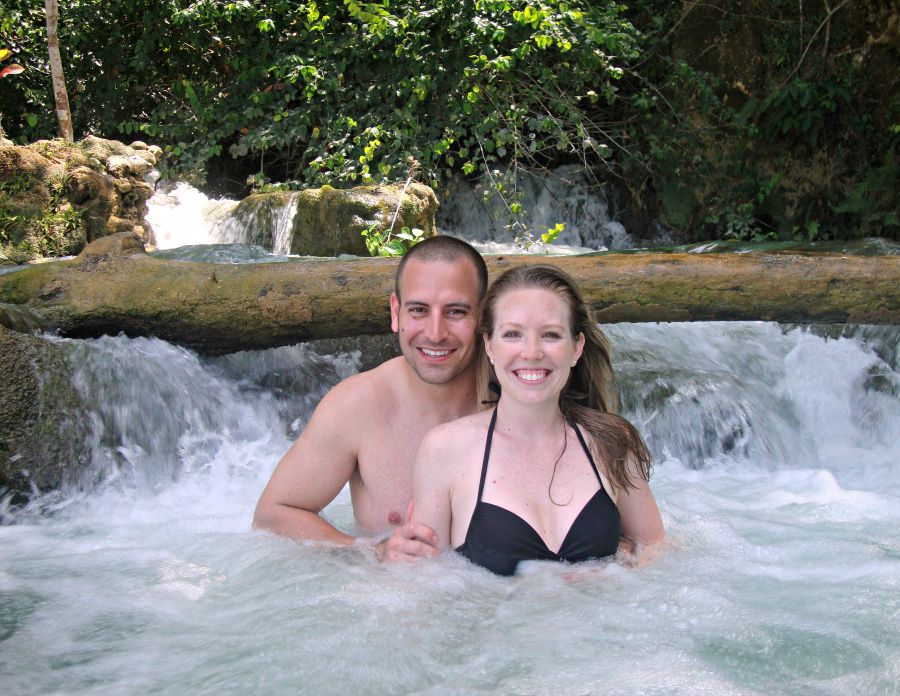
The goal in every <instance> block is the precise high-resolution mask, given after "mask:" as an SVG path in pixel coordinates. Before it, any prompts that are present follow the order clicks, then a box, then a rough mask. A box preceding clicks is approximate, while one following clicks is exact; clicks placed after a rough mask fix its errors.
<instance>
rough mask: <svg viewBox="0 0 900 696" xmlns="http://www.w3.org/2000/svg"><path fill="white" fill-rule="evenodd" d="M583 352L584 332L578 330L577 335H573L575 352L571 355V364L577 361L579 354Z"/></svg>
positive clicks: (579, 357)
mask: <svg viewBox="0 0 900 696" xmlns="http://www.w3.org/2000/svg"><path fill="white" fill-rule="evenodd" d="M583 352H584V332H582V331H579V332H578V335H577V336H576V337H575V354H574V355H573V356H572V364H573V367H574V364H575V363H577V362H578V361H579V360H580V359H581V354H582V353H583Z"/></svg>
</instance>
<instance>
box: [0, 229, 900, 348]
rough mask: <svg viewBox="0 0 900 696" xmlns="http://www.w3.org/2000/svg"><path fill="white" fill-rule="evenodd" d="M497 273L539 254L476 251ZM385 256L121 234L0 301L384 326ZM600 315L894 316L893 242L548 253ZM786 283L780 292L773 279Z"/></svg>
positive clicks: (55, 316) (317, 328)
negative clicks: (854, 250)
mask: <svg viewBox="0 0 900 696" xmlns="http://www.w3.org/2000/svg"><path fill="white" fill-rule="evenodd" d="M486 260H487V263H488V268H489V270H490V271H491V273H492V274H495V275H496V274H497V273H499V272H502V271H503V270H505V269H507V268H510V267H512V266H515V265H524V264H533V263H541V262H542V261H544V259H543V258H541V257H539V256H515V255H511V256H499V257H488V258H487V259H486ZM397 263H398V261H397V259H388V258H377V259H364V258H359V259H352V260H350V259H310V260H304V261H295V262H287V263H267V264H201V263H183V262H176V261H166V260H163V259H158V258H155V257H152V256H149V255H148V254H146V253H144V247H143V244H142V242H141V240H140V238H138V237H136V236H134V235H131V234H119V235H113V236H109V237H104V238H103V239H100V240H98V241H97V242H94V243H92V244H91V245H89V246H88V247H87V248H85V250H84V251H83V252H82V253H81V254H80V255H79V256H78V258H76V259H72V260H67V261H58V262H55V263H50V264H39V265H36V266H32V267H29V268H27V269H24V270H21V271H16V272H14V273H7V274H4V275H2V276H0V302H5V303H10V304H15V305H24V306H25V307H27V308H29V309H31V310H37V312H38V313H39V314H40V315H42V316H44V317H47V318H48V319H49V320H50V321H52V322H53V324H54V325H55V327H56V328H58V330H59V331H60V332H61V333H62V335H64V336H70V337H73V338H88V337H96V336H101V335H103V334H112V335H115V334H118V333H120V332H124V333H125V334H126V335H128V336H156V337H158V338H162V339H164V340H166V341H169V342H171V343H175V344H178V345H182V346H185V347H187V348H191V349H193V350H196V351H198V352H199V353H203V354H208V355H221V354H225V353H231V352H235V351H238V350H259V349H264V348H273V347H277V346H282V345H291V344H294V343H298V342H303V341H309V340H313V339H324V338H340V337H346V336H356V335H378V334H385V333H388V331H389V326H390V318H389V311H388V298H389V296H390V293H391V291H392V289H393V282H394V272H395V269H396V265H397ZM553 263H554V264H555V265H557V266H559V267H560V268H562V269H563V270H565V271H567V272H569V273H570V274H572V275H573V276H574V277H575V278H576V279H577V280H578V281H579V282H580V283H581V286H582V288H583V289H584V294H585V297H586V299H587V301H588V303H589V304H590V305H591V307H592V308H593V309H594V310H595V311H596V314H597V317H598V320H599V321H601V322H604V323H613V322H619V321H735V320H763V321H782V322H821V323H859V324H881V323H900V295H898V294H897V292H896V288H897V287H898V286H900V256H881V257H862V256H849V255H837V254H835V255H830V254H815V253H773V252H752V253H746V254H662V253H661V254H607V255H600V256H575V257H556V258H554V259H553ZM785 288H790V292H789V293H788V292H785Z"/></svg>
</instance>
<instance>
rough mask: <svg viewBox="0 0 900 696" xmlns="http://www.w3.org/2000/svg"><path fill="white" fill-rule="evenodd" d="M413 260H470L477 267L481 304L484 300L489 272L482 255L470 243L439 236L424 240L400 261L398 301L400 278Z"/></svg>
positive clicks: (446, 261)
mask: <svg viewBox="0 0 900 696" xmlns="http://www.w3.org/2000/svg"><path fill="white" fill-rule="evenodd" d="M412 259H417V260H419V261H422V262H424V263H433V262H437V263H456V262H457V261H459V260H460V259H468V260H469V261H471V262H472V265H473V266H474V267H475V273H476V275H477V276H478V301H479V302H481V300H482V299H484V295H485V293H487V286H488V271H487V265H486V264H485V262H484V259H483V258H481V254H479V253H478V252H477V251H476V250H475V248H474V247H473V246H472V245H471V244H469V243H468V242H464V241H463V240H461V239H457V238H456V237H448V236H446V235H437V236H435V237H429V238H428V239H424V240H422V241H421V242H419V243H418V244H416V245H415V246H413V248H412V249H410V250H409V251H407V252H406V254H404V255H403V258H401V259H400V265H399V266H397V276H396V279H395V280H394V292H395V293H396V295H397V299H398V300H399V299H400V277H401V276H402V275H403V269H404V268H406V264H407V263H408V262H409V261H410V260H412Z"/></svg>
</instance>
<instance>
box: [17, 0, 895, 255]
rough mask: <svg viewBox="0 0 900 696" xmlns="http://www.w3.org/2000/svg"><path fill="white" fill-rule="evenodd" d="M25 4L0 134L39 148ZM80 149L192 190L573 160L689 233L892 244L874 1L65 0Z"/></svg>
mask: <svg viewBox="0 0 900 696" xmlns="http://www.w3.org/2000/svg"><path fill="white" fill-rule="evenodd" d="M44 21H45V17H44V3H43V1H42V0H6V2H4V12H3V16H2V18H0V47H5V48H8V49H9V50H11V51H13V55H12V57H11V58H10V60H14V61H15V62H16V63H18V64H20V65H22V66H23V67H24V68H25V71H24V72H23V73H21V74H18V75H13V76H7V77H6V78H4V79H3V80H0V105H2V106H0V109H2V116H0V119H2V120H0V125H2V129H3V131H4V133H5V135H6V137H7V138H9V139H11V140H13V141H14V142H17V143H23V144H24V143H26V142H33V141H35V140H38V139H47V138H52V137H55V136H56V134H57V123H56V115H55V109H54V106H53V93H52V88H51V84H50V75H49V68H48V65H47V47H46V28H45V24H44ZM59 21H60V25H59V37H60V38H59V41H60V49H61V52H62V56H63V62H64V67H65V70H66V81H67V85H68V89H69V98H70V102H71V105H72V118H73V123H74V129H75V138H76V140H78V139H80V138H83V137H85V136H86V135H96V136H100V137H104V138H117V139H120V140H125V141H130V140H143V141H146V142H148V143H151V144H155V145H159V146H161V147H162V148H163V150H164V152H165V158H164V159H163V160H162V161H161V162H160V163H159V165H158V166H159V167H160V169H161V171H162V173H163V175H164V176H167V177H177V178H182V179H185V180H188V181H190V182H192V183H194V184H195V185H199V186H200V187H201V188H203V189H204V190H205V191H206V192H208V193H211V194H228V195H231V196H242V195H246V194H248V193H250V192H251V191H253V190H256V191H259V190H278V189H300V188H305V187H311V186H322V185H325V184H328V185H330V186H333V187H335V188H342V187H348V186H354V185H359V184H363V183H380V182H382V181H397V180H404V179H405V178H406V177H407V175H408V173H409V166H410V165H409V162H410V161H411V160H410V158H414V159H415V160H416V161H417V162H418V163H419V164H420V165H421V170H420V171H419V172H418V174H417V177H418V179H419V180H420V181H421V182H423V183H426V184H430V185H431V186H432V187H433V188H434V190H435V191H436V192H437V193H438V197H439V198H440V197H441V196H442V193H443V191H444V190H445V188H446V185H447V182H448V180H449V177H450V176H451V175H454V174H457V175H458V173H459V172H461V173H462V174H464V175H465V176H467V177H469V178H479V177H480V178H482V179H485V180H486V181H487V182H488V184H489V186H488V188H489V190H491V191H494V192H496V193H497V194H499V195H500V196H501V197H502V199H503V200H504V201H505V202H506V210H507V213H508V215H509V217H510V218H511V219H513V220H515V218H516V216H517V215H519V214H521V206H520V205H519V204H518V202H517V201H518V197H519V192H518V191H517V190H516V180H515V171H516V169H517V168H522V167H527V168H530V169H546V170H549V169H551V168H553V167H555V166H556V165H559V164H572V163H578V164H580V165H581V166H583V167H584V168H585V169H586V170H588V171H589V172H590V173H591V174H592V175H593V176H594V177H595V180H596V181H597V183H598V185H601V184H604V183H606V184H608V183H610V182H611V183H613V184H614V188H615V190H616V191H617V192H618V193H617V196H618V199H617V205H616V211H617V213H616V214H617V218H618V219H619V220H620V221H621V222H622V223H623V224H624V225H625V226H626V227H628V229H629V230H630V231H633V232H634V233H636V234H637V235H639V236H645V235H644V232H645V231H646V230H648V229H650V228H652V227H653V226H654V225H656V224H661V225H663V226H664V227H666V228H667V229H670V230H672V231H673V232H675V233H676V234H677V235H678V236H679V237H680V238H682V239H683V240H684V241H691V240H700V239H710V238H736V239H745V240H757V239H765V238H772V239H781V240H820V239H835V238H844V239H846V238H853V237H862V236H870V235H877V236H885V237H893V238H897V237H898V235H900V218H898V204H900V180H898V175H900V153H898V142H900V80H898V74H900V70H898V67H900V54H898V48H900V34H898V28H900V27H898V3H897V2H896V1H889V0H844V2H838V1H837V0H831V1H830V2H829V1H828V0H799V1H798V0H793V1H791V2H787V1H782V0H751V1H748V2H730V1H727V0H713V1H712V2H707V3H703V2H664V1H660V0H646V1H641V2H633V3H631V4H629V5H627V6H626V5H625V4H620V3H615V2H571V3H567V2H557V1H556V0H548V1H543V0H538V1H537V2H511V1H493V0H491V1H488V0H482V1H478V2H472V1H468V0H466V1H463V2H458V1H456V2H449V1H443V0H435V1H431V2H426V3H420V2H408V1H407V0H394V1H393V2H387V1H386V2H384V3H357V2H355V0H353V1H347V2H330V1H325V2H295V1H293V0H291V1H288V0H239V1H236V2H214V1H211V0H201V1H200V2H193V3H192V2H188V1H187V0H163V1H154V2H149V1H147V0H102V1H101V0H74V1H73V2H68V3H65V6H64V7H61V8H60V20H59Z"/></svg>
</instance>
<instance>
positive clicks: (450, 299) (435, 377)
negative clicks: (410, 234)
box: [391, 259, 478, 384]
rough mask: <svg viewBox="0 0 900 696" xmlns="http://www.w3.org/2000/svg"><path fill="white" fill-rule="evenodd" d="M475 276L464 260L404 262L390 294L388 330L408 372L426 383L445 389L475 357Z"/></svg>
mask: <svg viewBox="0 0 900 696" xmlns="http://www.w3.org/2000/svg"><path fill="white" fill-rule="evenodd" d="M477 309H478V276H477V274H476V272H475V268H474V266H473V265H472V263H471V262H469V261H468V260H467V259H461V260H459V261H456V262H455V263H443V262H426V261H419V260H417V259H412V260H410V261H409V262H408V263H407V264H406V267H405V268H404V269H403V275H402V276H401V277H400V298H399V299H398V298H397V296H396V295H391V329H393V330H394V331H395V332H397V333H399V334H400V349H401V350H402V351H403V355H404V357H405V358H406V361H407V362H408V363H409V365H410V367H412V369H413V370H414V371H415V373H416V374H417V375H418V376H419V378H420V379H421V380H422V381H423V382H426V383H427V384H447V383H449V382H452V381H453V380H454V379H456V378H457V377H459V376H460V375H461V374H462V373H464V372H465V371H466V370H467V369H468V368H469V367H470V366H471V365H472V361H473V360H474V358H475V325H476V322H477V317H476V314H477Z"/></svg>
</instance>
